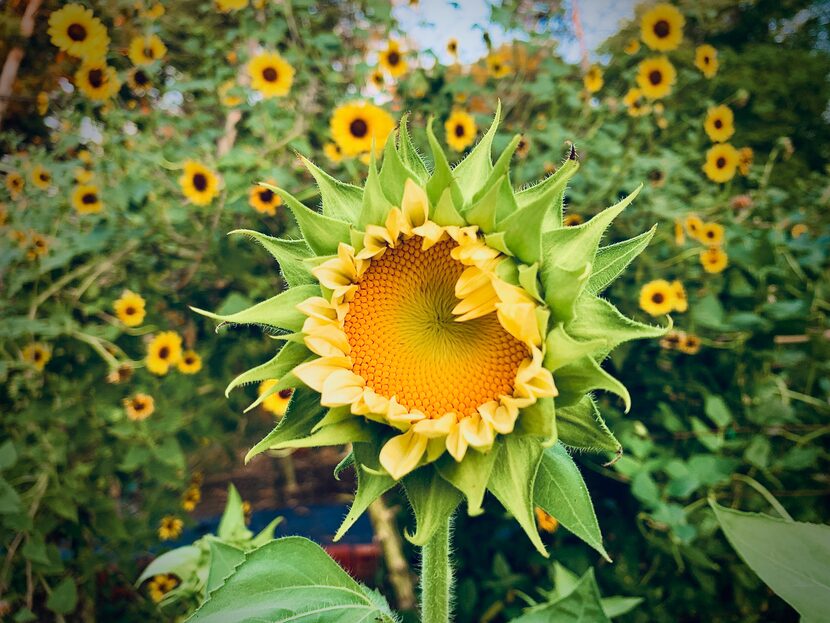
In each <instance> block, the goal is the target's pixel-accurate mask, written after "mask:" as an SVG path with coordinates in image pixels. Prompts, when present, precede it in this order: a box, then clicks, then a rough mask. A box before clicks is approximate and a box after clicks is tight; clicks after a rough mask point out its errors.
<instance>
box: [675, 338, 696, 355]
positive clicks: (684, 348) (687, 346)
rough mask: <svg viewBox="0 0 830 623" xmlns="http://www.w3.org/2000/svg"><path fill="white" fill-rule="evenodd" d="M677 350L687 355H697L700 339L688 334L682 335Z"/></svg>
mask: <svg viewBox="0 0 830 623" xmlns="http://www.w3.org/2000/svg"><path fill="white" fill-rule="evenodd" d="M677 348H678V349H679V350H680V352H682V353H685V354H687V355H697V354H698V353H699V352H700V338H699V337H698V336H696V335H692V334H690V333H684V334H683V336H682V338H681V339H680V342H679V343H678V345H677Z"/></svg>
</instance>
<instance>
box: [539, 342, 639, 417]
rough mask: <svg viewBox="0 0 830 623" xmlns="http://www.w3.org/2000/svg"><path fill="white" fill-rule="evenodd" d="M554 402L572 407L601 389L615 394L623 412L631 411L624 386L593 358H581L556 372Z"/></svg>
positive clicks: (629, 397)
mask: <svg viewBox="0 0 830 623" xmlns="http://www.w3.org/2000/svg"><path fill="white" fill-rule="evenodd" d="M555 378H556V388H557V389H558V390H559V396H558V397H557V399H556V401H557V402H558V403H559V404H560V405H561V406H563V407H565V406H568V405H573V404H576V403H577V402H579V400H580V399H581V398H582V396H584V395H585V394H587V393H588V392H590V391H593V390H595V389H601V390H604V391H607V392H611V393H612V394H616V395H617V396H619V397H620V398H622V399H623V402H625V412H626V413H628V412H629V411H630V410H631V395H630V394H629V393H628V389H626V387H625V385H623V384H622V383H621V382H620V381H619V380H618V379H615V378H614V377H613V376H611V375H610V374H608V372H606V371H605V370H604V369H603V368H602V367H601V366H600V365H599V364H598V363H597V361H596V360H595V359H594V358H593V357H588V356H586V357H582V358H581V359H579V360H578V361H575V362H573V363H569V364H568V365H566V366H563V367H562V368H559V370H557V371H556V377H555Z"/></svg>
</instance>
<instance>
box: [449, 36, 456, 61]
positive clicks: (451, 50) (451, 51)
mask: <svg viewBox="0 0 830 623" xmlns="http://www.w3.org/2000/svg"><path fill="white" fill-rule="evenodd" d="M447 53H448V54H449V55H450V56H452V57H453V58H457V57H458V39H456V38H455V37H453V38H452V39H450V40H449V41H447Z"/></svg>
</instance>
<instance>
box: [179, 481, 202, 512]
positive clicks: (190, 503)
mask: <svg viewBox="0 0 830 623" xmlns="http://www.w3.org/2000/svg"><path fill="white" fill-rule="evenodd" d="M201 501H202V490H201V489H200V488H199V485H197V484H192V485H190V486H189V487H188V488H187V491H185V492H184V496H183V497H182V508H183V509H184V510H185V511H187V512H188V513H189V512H191V511H193V510H194V509H195V508H196V506H197V505H198V504H199V502H201Z"/></svg>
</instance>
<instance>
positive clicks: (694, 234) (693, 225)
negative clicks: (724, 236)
mask: <svg viewBox="0 0 830 623" xmlns="http://www.w3.org/2000/svg"><path fill="white" fill-rule="evenodd" d="M683 226H684V227H685V228H686V233H688V234H689V238H694V239H695V240H699V239H700V233H701V232H702V231H703V220H702V219H701V218H700V217H699V216H698V215H697V214H690V215H689V216H687V217H686V218H685V219H683Z"/></svg>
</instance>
